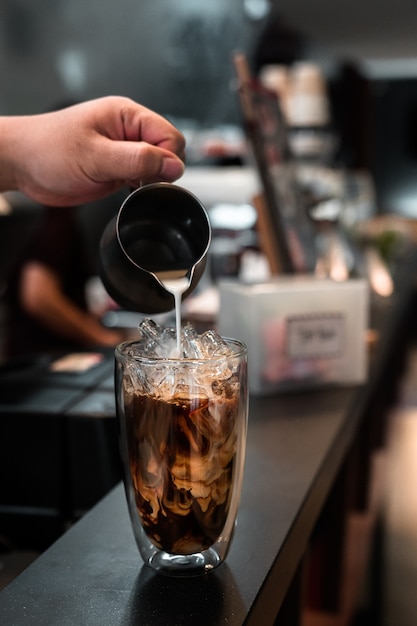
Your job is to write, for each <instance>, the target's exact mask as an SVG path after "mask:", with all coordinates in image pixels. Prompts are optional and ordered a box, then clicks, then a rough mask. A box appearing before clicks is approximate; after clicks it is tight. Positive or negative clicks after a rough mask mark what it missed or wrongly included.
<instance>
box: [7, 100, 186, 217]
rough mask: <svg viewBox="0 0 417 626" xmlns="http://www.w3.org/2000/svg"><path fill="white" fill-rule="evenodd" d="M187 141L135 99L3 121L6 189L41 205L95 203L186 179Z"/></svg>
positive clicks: (102, 101)
mask: <svg viewBox="0 0 417 626" xmlns="http://www.w3.org/2000/svg"><path fill="white" fill-rule="evenodd" d="M184 150H185V140H184V137H183V135H182V134H181V133H180V132H179V131H178V130H177V129H176V128H175V127H174V126H173V125H172V124H170V122H168V121H167V120H166V119H165V118H163V117H162V116H160V115H158V114H156V113H154V112H153V111H151V110H150V109H147V108H146V107H144V106H142V105H140V104H137V103H136V102H134V101H133V100H130V99H129V98H124V97H119V96H109V97H106V98H99V99H97V100H90V101H88V102H83V103H81V104H77V105H75V106H71V107H68V108H66V109H62V110H59V111H54V112H51V113H43V114H40V115H32V116H16V117H3V118H0V189H2V190H3V191H4V190H6V189H17V190H20V191H22V192H23V193H25V194H26V195H27V196H29V197H31V198H32V199H34V200H36V201H37V202H40V203H42V204H48V205H54V206H64V205H77V204H83V203H86V202H91V201H93V200H97V199H99V198H101V197H104V196H106V195H109V194H111V193H113V192H114V191H117V189H120V188H121V187H124V186H129V187H138V186H140V185H141V184H142V183H143V182H153V181H169V182H172V181H174V180H176V179H177V178H179V177H180V176H181V175H182V173H183V171H184V164H183V159H184Z"/></svg>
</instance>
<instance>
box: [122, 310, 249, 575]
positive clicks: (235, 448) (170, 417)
mask: <svg viewBox="0 0 417 626" xmlns="http://www.w3.org/2000/svg"><path fill="white" fill-rule="evenodd" d="M145 326H146V327H144V328H142V340H141V341H140V342H135V343H127V344H122V346H120V347H119V348H118V349H117V350H116V362H117V368H116V372H117V377H116V383H117V389H118V415H119V421H120V427H121V435H122V447H123V457H124V462H125V473H126V481H125V483H126V488H127V495H128V501H129V507H130V514H131V518H132V523H133V528H134V531H135V536H136V540H137V542H138V545H139V548H140V550H141V553H142V556H143V557H144V559H145V561H147V562H149V563H150V564H151V565H153V566H154V567H156V569H161V568H162V569H163V568H164V567H165V566H166V564H167V563H168V566H167V567H168V569H171V570H172V569H177V568H179V569H181V568H184V567H185V569H186V568H187V567H190V568H191V569H193V568H196V567H197V568H198V567H200V565H201V564H202V567H203V569H206V570H207V569H211V568H213V567H215V566H216V565H218V564H219V563H220V562H221V561H222V560H223V559H224V557H225V555H226V553H227V550H228V547H229V543H230V541H231V538H232V535H233V530H234V525H235V521H236V513H237V508H238V503H239V497H240V490H241V483H242V476H243V463H244V453H245V444H246V420H247V391H246V348H245V347H244V346H243V345H242V344H240V343H239V342H237V341H234V340H223V339H222V338H221V337H219V336H218V335H216V334H215V333H213V332H212V331H208V332H207V333H204V334H203V335H200V336H199V335H198V334H197V333H196V331H195V330H194V329H193V328H192V327H191V326H190V325H186V326H185V327H184V328H183V329H182V333H183V336H182V338H181V346H182V354H181V355H180V356H178V355H177V354H176V353H175V352H173V351H174V349H175V346H176V345H177V342H176V338H175V331H173V330H172V329H169V330H168V331H167V330H166V329H165V330H162V329H160V328H157V326H156V325H154V324H153V323H150V322H149V321H145ZM162 335H164V336H163V337H162ZM170 346H171V347H170ZM173 353H174V354H175V356H174V357H172V356H170V355H172V354H173ZM161 555H162V556H161ZM155 562H156V563H157V565H156V566H155ZM161 563H162V564H163V565H161Z"/></svg>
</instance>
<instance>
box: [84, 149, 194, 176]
mask: <svg viewBox="0 0 417 626" xmlns="http://www.w3.org/2000/svg"><path fill="white" fill-rule="evenodd" d="M103 142H104V143H103V148H100V150H97V152H96V155H95V157H96V158H95V160H94V163H92V166H93V167H94V170H93V171H92V174H91V178H92V179H93V180H95V181H96V182H109V181H114V180H117V179H118V180H120V181H123V182H124V183H126V184H128V185H132V186H138V185H140V184H141V182H154V181H160V180H162V181H166V182H172V181H174V180H177V179H178V178H180V177H181V176H182V175H183V173H184V163H183V161H182V160H181V159H180V158H179V157H178V156H177V155H176V154H174V153H173V152H171V151H169V150H166V149H163V148H159V147H158V146H154V145H151V144H148V143H144V142H135V141H112V140H108V139H103ZM98 154H99V155H100V156H99V157H97V155H98Z"/></svg>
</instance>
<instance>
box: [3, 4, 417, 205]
mask: <svg viewBox="0 0 417 626" xmlns="http://www.w3.org/2000/svg"><path fill="white" fill-rule="evenodd" d="M0 11H1V20H0V77H1V83H0V84H1V89H0V113H1V114H20V113H36V112H40V111H43V110H45V109H46V108H49V107H50V106H51V105H53V104H54V103H56V102H60V101H65V100H68V99H71V100H81V99H85V98H93V97H97V96H102V95H106V94H115V93H117V94H123V95H126V96H131V97H133V98H135V99H137V100H139V101H140V102H142V103H143V104H145V105H147V106H149V107H151V108H154V109H155V110H157V111H159V112H161V113H163V114H165V115H167V116H170V117H172V118H175V120H177V121H178V122H179V125H180V126H182V127H183V128H184V130H185V131H188V132H189V131H191V130H192V131H195V129H196V128H198V129H201V128H203V129H207V128H208V129H211V128H213V127H223V128H224V125H227V126H229V125H230V124H232V125H233V124H239V112H238V110H237V106H236V101H235V94H234V93H233V89H232V88H231V87H232V86H233V80H234V79H233V67H232V63H231V55H232V52H233V51H234V50H236V49H240V50H242V51H244V52H245V53H246V54H247V55H248V58H249V60H250V62H251V64H252V65H253V67H254V69H255V70H256V71H257V70H259V69H260V67H261V66H262V65H265V64H269V63H282V62H284V63H286V62H293V61H294V60H297V59H300V58H304V59H305V58H308V59H314V60H315V61H317V62H318V63H319V64H320V66H321V68H322V69H323V71H324V72H325V76H326V78H327V79H328V81H329V84H333V85H338V86H339V87H340V88H339V90H338V92H337V97H338V98H339V101H338V102H337V104H335V111H336V107H337V111H338V118H337V121H338V122H339V123H340V125H344V129H343V133H344V134H343V138H344V139H345V140H346V141H347V142H348V143H349V144H350V145H349V146H347V148H346V154H348V153H349V157H347V156H346V158H348V159H349V163H348V164H349V165H351V166H362V167H367V168H368V169H370V171H371V172H372V174H373V175H374V179H375V182H376V186H377V193H378V199H379V207H380V208H381V210H384V211H390V212H398V213H401V214H404V215H408V216H414V215H415V214H416V212H417V208H416V206H415V205H416V200H417V182H416V180H415V177H414V175H413V174H414V170H415V161H416V158H417V121H416V118H417V115H416V113H417V82H416V77H417V42H416V38H415V24H416V19H417V7H416V5H415V3H413V2H410V1H409V0H399V1H398V2H396V3H388V2H377V0H369V1H368V2H366V3H364V2H360V1H359V0H353V1H351V0H340V1H339V2H337V4H336V3H333V2H331V0H317V1H316V2H314V3H311V2H309V1H308V0H298V1H297V2H296V3H293V2H291V1H290V0H272V1H269V0H228V2H227V3H225V2H223V0H212V1H211V2H210V3H196V2H193V1H192V0H177V1H176V2H175V3H173V2H171V1H170V0H153V1H152V2H142V3H138V2H133V0H120V1H119V2H118V3H117V4H115V3H114V2H109V0H100V1H99V0H88V1H87V2H86V1H85V0H72V1H71V2H69V1H66V0H38V1H37V2H36V3H34V2H31V1H30V0H3V2H2V7H1V9H0ZM350 87H352V88H353V92H352V89H350ZM335 97H336V96H335ZM354 97H355V98H356V104H357V106H356V111H357V116H358V119H356V120H354V119H352V111H354V109H353V108H351V109H350V114H349V115H350V119H349V120H347V119H343V112H341V106H340V100H342V101H343V100H346V101H347V100H349V99H350V100H352V99H353V98H354ZM351 104H352V107H353V106H354V103H351ZM365 105H366V107H365ZM359 111H360V112H359ZM365 112H366V117H365ZM335 115H336V113H335ZM364 127H365V130H366V132H361V130H363V128H364Z"/></svg>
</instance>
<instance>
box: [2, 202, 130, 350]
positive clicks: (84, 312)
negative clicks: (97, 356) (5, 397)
mask: <svg viewBox="0 0 417 626" xmlns="http://www.w3.org/2000/svg"><path fill="white" fill-rule="evenodd" d="M79 210H83V207H60V209H59V210H58V209H57V208H56V207H49V206H48V207H44V208H43V215H42V219H41V222H40V224H39V226H38V227H37V228H36V230H35V232H34V234H33V236H32V238H31V239H30V241H29V243H28V245H27V246H26V247H25V248H24V250H23V251H22V253H21V254H20V257H19V258H18V259H17V262H16V263H15V265H14V267H13V268H12V270H11V274H10V275H9V279H8V281H7V288H6V293H5V295H6V298H5V302H6V306H7V313H8V331H7V337H6V357H8V358H11V357H13V356H17V355H23V354H34V353H55V352H62V351H74V350H80V349H86V348H102V347H112V346H115V345H116V344H117V343H119V342H120V341H122V340H123V339H125V338H126V337H125V335H124V333H123V332H122V331H118V330H114V329H113V330H112V329H108V328H106V327H105V326H103V324H102V323H101V321H100V319H99V317H98V316H96V315H94V314H93V313H92V312H91V311H90V310H89V307H88V302H87V294H86V287H87V284H88V281H89V279H90V278H91V277H92V276H94V275H95V266H94V262H93V261H94V260H93V258H92V255H90V254H89V250H87V248H86V246H85V245H84V239H83V235H82V232H81V228H80V222H79V219H78V211H79Z"/></svg>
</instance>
